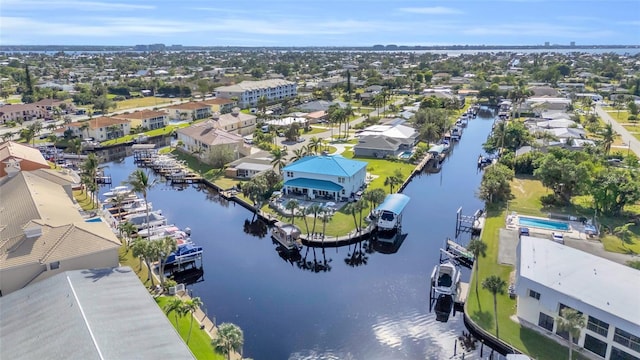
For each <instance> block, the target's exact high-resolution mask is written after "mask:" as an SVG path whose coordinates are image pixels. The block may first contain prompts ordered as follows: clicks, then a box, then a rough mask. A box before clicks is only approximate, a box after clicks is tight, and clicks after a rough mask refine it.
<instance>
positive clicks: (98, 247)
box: [0, 171, 120, 295]
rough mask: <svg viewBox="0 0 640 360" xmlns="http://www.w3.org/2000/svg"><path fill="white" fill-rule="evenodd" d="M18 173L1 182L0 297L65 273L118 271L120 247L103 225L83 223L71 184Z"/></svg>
mask: <svg viewBox="0 0 640 360" xmlns="http://www.w3.org/2000/svg"><path fill="white" fill-rule="evenodd" d="M60 181H62V179H58V181H55V182H54V181H51V180H49V179H47V178H46V177H45V176H40V174H38V173H37V172H29V171H20V172H17V173H15V175H13V176H6V177H4V178H2V179H1V180H0V193H1V194H2V203H3V207H4V210H0V211H1V212H2V217H1V219H2V226H0V292H1V293H2V294H3V295H6V294H8V293H11V292H13V291H15V290H18V289H21V288H23V287H24V286H26V285H29V284H31V283H35V282H38V281H40V280H42V279H45V278H48V277H51V276H53V275H55V274H58V273H60V272H63V271H67V270H78V269H87V268H96V267H114V266H118V249H119V248H120V241H119V240H118V238H117V237H116V236H115V234H114V233H113V231H112V230H111V228H110V227H109V226H108V225H107V224H106V223H105V222H86V221H85V219H84V218H83V217H82V216H81V215H80V213H79V212H78V206H77V204H76V203H75V200H74V199H73V197H72V196H71V195H70V191H68V190H69V188H70V187H71V186H73V183H72V182H71V181H70V182H69V183H68V184H67V186H62V185H60Z"/></svg>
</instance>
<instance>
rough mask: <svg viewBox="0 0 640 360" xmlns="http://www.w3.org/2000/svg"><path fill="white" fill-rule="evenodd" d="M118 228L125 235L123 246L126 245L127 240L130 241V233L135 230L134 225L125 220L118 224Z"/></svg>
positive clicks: (127, 243)
mask: <svg viewBox="0 0 640 360" xmlns="http://www.w3.org/2000/svg"><path fill="white" fill-rule="evenodd" d="M118 230H119V231H120V232H122V234H124V235H125V239H126V240H125V246H128V245H129V241H131V235H133V233H134V232H136V226H135V225H133V224H132V223H130V222H128V221H125V222H121V223H120V224H118ZM127 251H128V250H127Z"/></svg>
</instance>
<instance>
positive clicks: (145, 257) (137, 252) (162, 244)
mask: <svg viewBox="0 0 640 360" xmlns="http://www.w3.org/2000/svg"><path fill="white" fill-rule="evenodd" d="M177 248H178V244H177V242H176V239H174V238H172V237H170V236H165V237H164V238H162V239H158V240H146V239H142V238H138V239H136V240H134V241H133V243H132V244H131V251H132V252H133V256H134V257H137V258H139V259H140V261H144V263H145V264H146V265H147V270H148V271H149V273H148V276H147V281H150V282H151V286H152V287H153V286H155V282H154V280H153V279H154V276H153V268H152V263H154V262H157V263H158V276H159V277H160V284H161V285H163V286H164V282H165V276H164V269H165V263H166V260H167V257H169V255H170V254H171V253H172V252H174V251H176V249H177Z"/></svg>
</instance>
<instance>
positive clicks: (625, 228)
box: [613, 222, 635, 248]
mask: <svg viewBox="0 0 640 360" xmlns="http://www.w3.org/2000/svg"><path fill="white" fill-rule="evenodd" d="M634 225H635V223H632V222H630V223H626V224H624V225H620V226H616V228H615V229H613V234H614V235H617V236H618V237H619V238H620V241H622V246H623V247H625V248H626V247H627V245H626V244H627V243H628V242H630V241H631V237H632V236H633V231H631V229H629V228H630V227H631V226H634Z"/></svg>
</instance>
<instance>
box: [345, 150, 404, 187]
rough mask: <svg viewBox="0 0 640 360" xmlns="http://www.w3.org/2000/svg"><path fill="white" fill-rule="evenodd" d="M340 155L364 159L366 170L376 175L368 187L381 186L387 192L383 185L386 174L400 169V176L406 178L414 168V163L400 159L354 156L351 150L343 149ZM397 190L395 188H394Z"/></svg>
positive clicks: (390, 174)
mask: <svg viewBox="0 0 640 360" xmlns="http://www.w3.org/2000/svg"><path fill="white" fill-rule="evenodd" d="M342 156H344V157H345V158H348V159H355V160H360V161H365V162H367V163H368V165H367V172H368V173H371V174H372V175H377V176H378V177H377V178H376V179H374V180H373V181H372V182H371V183H370V184H369V187H368V188H369V189H376V188H381V189H384V190H385V191H386V192H389V190H390V189H389V187H388V186H384V181H385V179H386V178H387V177H388V176H392V175H394V173H395V171H396V170H400V172H402V177H403V178H404V179H406V178H407V177H408V176H409V174H411V172H412V171H413V169H415V165H412V164H409V163H405V162H402V161H391V160H384V159H372V158H355V157H354V154H353V150H345V151H344V152H343V153H342ZM394 191H397V189H394Z"/></svg>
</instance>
